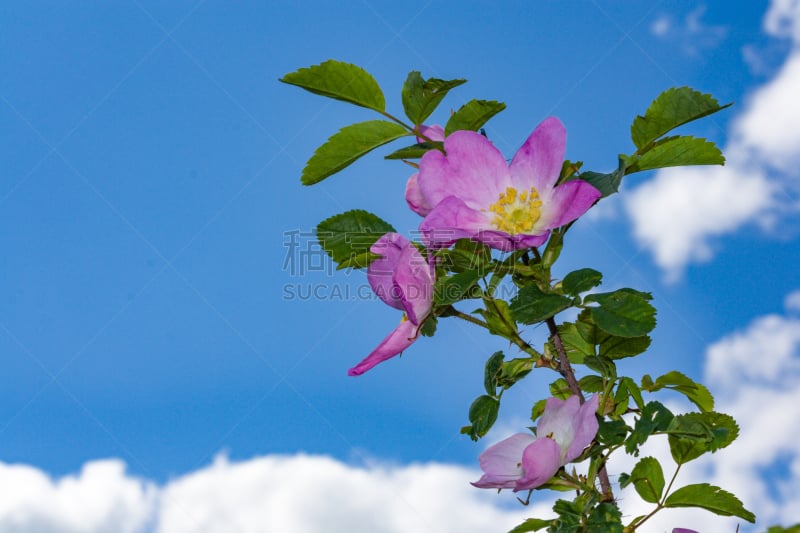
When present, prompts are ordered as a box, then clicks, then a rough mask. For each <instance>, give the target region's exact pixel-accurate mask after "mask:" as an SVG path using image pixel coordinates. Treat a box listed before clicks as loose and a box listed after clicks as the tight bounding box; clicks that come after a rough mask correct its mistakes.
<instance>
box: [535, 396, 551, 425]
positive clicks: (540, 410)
mask: <svg viewBox="0 0 800 533" xmlns="http://www.w3.org/2000/svg"><path fill="white" fill-rule="evenodd" d="M545 407H547V399H545V398H543V399H541V400H538V401H537V402H536V403H535V404H533V407H531V421H532V422H536V419H537V418H539V417H540V416H542V414H544V408H545Z"/></svg>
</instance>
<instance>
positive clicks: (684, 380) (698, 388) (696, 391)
mask: <svg viewBox="0 0 800 533" xmlns="http://www.w3.org/2000/svg"><path fill="white" fill-rule="evenodd" d="M663 388H667V389H672V390H674V391H677V392H680V393H681V394H683V395H684V396H686V397H687V398H688V399H689V400H690V401H691V402H692V403H694V404H695V405H696V406H697V407H699V408H700V410H701V411H712V410H713V409H714V397H713V396H711V393H710V392H709V390H708V389H707V388H706V386H705V385H702V384H700V383H697V382H695V381H693V380H692V379H690V378H689V377H688V376H686V375H684V374H681V373H680V372H678V371H677V370H673V371H672V372H667V373H666V374H664V375H663V376H660V377H659V378H658V379H656V381H655V383H653V386H652V387H651V388H650V390H651V391H653V392H655V391H657V390H660V389H663Z"/></svg>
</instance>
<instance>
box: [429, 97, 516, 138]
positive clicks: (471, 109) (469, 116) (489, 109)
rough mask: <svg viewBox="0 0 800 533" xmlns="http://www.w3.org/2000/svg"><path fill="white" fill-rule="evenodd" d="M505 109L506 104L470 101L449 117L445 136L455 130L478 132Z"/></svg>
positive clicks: (492, 101)
mask: <svg viewBox="0 0 800 533" xmlns="http://www.w3.org/2000/svg"><path fill="white" fill-rule="evenodd" d="M505 108H506V104H504V103H502V102H496V101H494V100H470V101H469V102H467V103H466V104H464V105H463V106H461V107H460V108H459V109H458V111H456V112H455V113H453V114H452V115H451V116H450V119H449V120H448V121H447V124H446V125H445V127H444V133H445V135H450V134H451V133H453V132H454V131H457V130H472V131H478V129H480V127H481V126H483V125H484V124H486V123H487V122H488V121H489V119H490V118H492V117H493V116H495V115H496V114H498V113H499V112H500V111H502V110H503V109H505Z"/></svg>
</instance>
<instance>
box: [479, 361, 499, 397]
mask: <svg viewBox="0 0 800 533" xmlns="http://www.w3.org/2000/svg"><path fill="white" fill-rule="evenodd" d="M502 366H503V352H495V353H493V354H492V355H491V357H489V359H487V360H486V366H485V367H484V370H483V388H484V389H486V394H488V395H489V396H496V395H497V380H498V378H499V377H500V369H501V368H502Z"/></svg>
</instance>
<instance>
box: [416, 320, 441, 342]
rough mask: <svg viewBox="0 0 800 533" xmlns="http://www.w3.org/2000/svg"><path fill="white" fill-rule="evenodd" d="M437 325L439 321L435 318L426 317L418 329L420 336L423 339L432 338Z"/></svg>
mask: <svg viewBox="0 0 800 533" xmlns="http://www.w3.org/2000/svg"><path fill="white" fill-rule="evenodd" d="M438 324H439V320H438V319H437V318H436V317H435V316H433V315H428V318H426V319H425V320H424V321H423V322H422V325H421V326H420V328H419V333H420V335H422V336H424V337H433V336H434V334H435V333H436V326H437V325H438Z"/></svg>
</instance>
